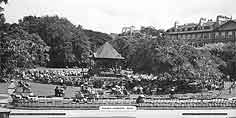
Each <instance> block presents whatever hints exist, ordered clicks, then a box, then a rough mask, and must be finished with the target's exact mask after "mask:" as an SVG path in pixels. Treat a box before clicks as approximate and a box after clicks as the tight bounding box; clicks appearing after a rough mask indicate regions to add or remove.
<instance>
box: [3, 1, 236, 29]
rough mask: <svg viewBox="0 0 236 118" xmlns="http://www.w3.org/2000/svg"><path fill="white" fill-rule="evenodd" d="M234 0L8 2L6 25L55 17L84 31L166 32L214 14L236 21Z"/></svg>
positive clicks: (212, 17)
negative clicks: (145, 28) (142, 29)
mask: <svg viewBox="0 0 236 118" xmlns="http://www.w3.org/2000/svg"><path fill="white" fill-rule="evenodd" d="M235 4H236V0H9V3H8V4H7V5H4V8H5V11H4V13H5V17H6V20H7V22H10V23H17V22H18V20H19V19H22V18H23V17H24V16H28V15H35V16H45V15H49V16H52V15H58V16H60V17H65V18H67V19H68V20H70V21H71V22H72V23H73V24H75V25H79V24H80V25H82V26H83V28H85V29H92V30H95V31H100V32H105V33H120V32H121V30H122V27H127V26H135V27H136V29H138V28H139V27H140V26H153V27H155V28H157V29H168V28H170V27H173V26H174V22H175V21H177V22H178V23H179V24H185V23H192V22H195V23H198V22H199V19H200V18H201V17H203V18H207V19H213V20H215V19H216V16H217V15H225V16H232V17H233V18H234V19H236V7H235Z"/></svg>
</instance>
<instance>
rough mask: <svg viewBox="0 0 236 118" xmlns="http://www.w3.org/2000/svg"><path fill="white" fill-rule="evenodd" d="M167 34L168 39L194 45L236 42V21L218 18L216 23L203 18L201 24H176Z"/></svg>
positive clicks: (223, 17)
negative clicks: (181, 40)
mask: <svg viewBox="0 0 236 118" xmlns="http://www.w3.org/2000/svg"><path fill="white" fill-rule="evenodd" d="M166 32H167V38H168V39H183V40H186V42H188V43H190V44H194V45H203V44H206V43H216V42H236V20H232V17H231V18H229V17H226V16H217V18H216V21H213V20H206V19H203V18H201V19H200V21H199V23H188V24H184V25H177V24H176V23H175V26H174V27H172V28H170V29H168V30H167V31H166Z"/></svg>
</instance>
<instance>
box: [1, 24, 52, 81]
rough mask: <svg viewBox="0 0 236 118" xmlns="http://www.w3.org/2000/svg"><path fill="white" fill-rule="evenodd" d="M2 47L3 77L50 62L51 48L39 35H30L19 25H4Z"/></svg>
mask: <svg viewBox="0 0 236 118" xmlns="http://www.w3.org/2000/svg"><path fill="white" fill-rule="evenodd" d="M0 45H1V53H0V57H1V73H2V74H1V75H2V76H6V75H7V74H12V73H14V72H15V71H16V70H22V69H25V68H32V67H34V66H35V65H44V64H45V63H46V62H47V61H49V58H48V57H49V56H48V54H47V52H48V51H49V47H48V46H47V45H46V44H45V42H44V41H43V40H42V39H41V38H40V37H39V36H38V35H37V34H29V33H28V32H26V31H24V30H23V29H22V28H21V27H19V26H18V25H17V24H12V25H10V24H5V25H4V29H3V28H2V29H1V41H0Z"/></svg>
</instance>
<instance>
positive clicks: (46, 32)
mask: <svg viewBox="0 0 236 118" xmlns="http://www.w3.org/2000/svg"><path fill="white" fill-rule="evenodd" d="M19 24H20V25H21V26H22V27H23V28H24V30H26V31H28V32H29V33H37V34H39V36H40V37H41V38H42V39H43V40H44V41H45V42H46V44H47V45H48V46H50V47H51V50H50V52H49V54H50V62H49V63H48V66H50V67H65V66H73V65H75V63H77V62H78V60H80V59H81V57H82V54H88V52H89V50H90V47H89V41H88V38H87V37H86V35H85V34H84V32H83V30H82V28H81V27H80V26H78V27H76V26H75V25H73V24H72V23H71V22H70V21H68V20H67V19H66V18H59V17H58V16H44V17H36V16H26V17H24V18H23V19H22V20H20V21H19Z"/></svg>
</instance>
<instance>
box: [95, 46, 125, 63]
mask: <svg viewBox="0 0 236 118" xmlns="http://www.w3.org/2000/svg"><path fill="white" fill-rule="evenodd" d="M94 58H95V59H124V57H122V56H121V55H120V53H118V52H117V51H116V49H114V48H113V46H112V45H111V44H110V43H108V42H106V43H105V44H104V45H102V46H101V47H100V48H98V50H97V51H96V52H95V53H94Z"/></svg>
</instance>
